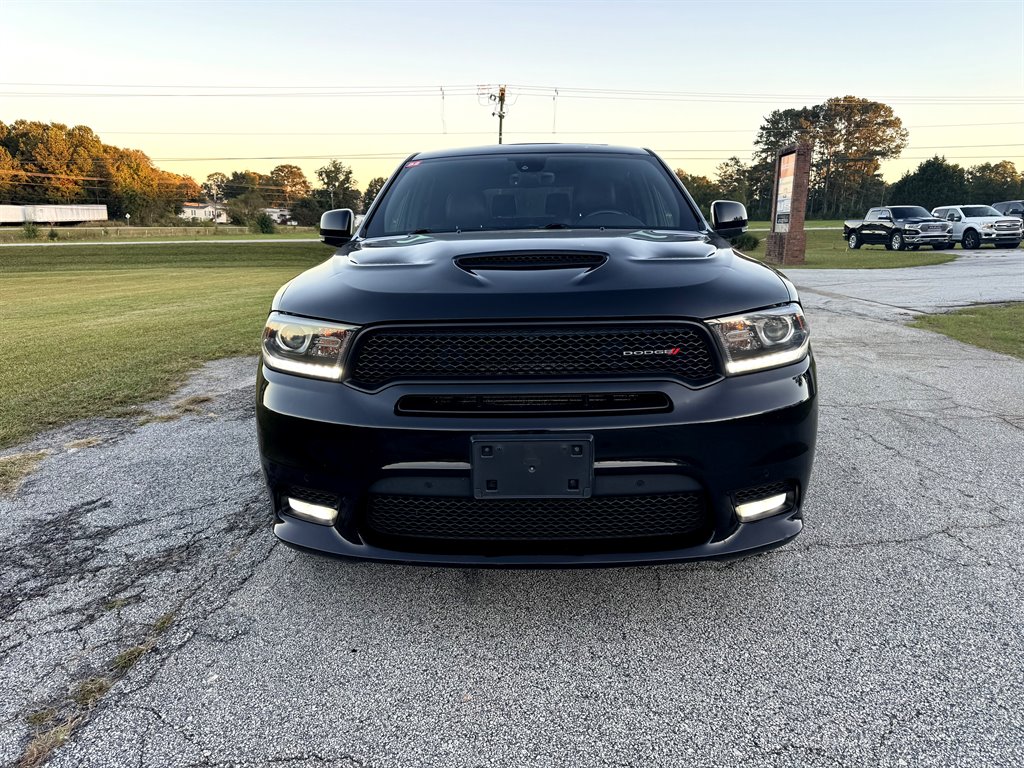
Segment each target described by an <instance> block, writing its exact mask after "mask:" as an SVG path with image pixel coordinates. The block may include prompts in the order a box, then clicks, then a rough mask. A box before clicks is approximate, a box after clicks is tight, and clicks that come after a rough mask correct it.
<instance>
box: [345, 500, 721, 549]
mask: <svg viewBox="0 0 1024 768" xmlns="http://www.w3.org/2000/svg"><path fill="white" fill-rule="evenodd" d="M365 519H366V524H367V526H368V527H369V528H370V529H371V530H372V531H374V532H376V533H378V534H381V535H384V536H391V537H402V538H413V539H429V540H434V541H449V542H450V541H478V542H522V543H525V542H557V541H563V542H564V541H583V542H586V541H590V542H593V541H602V540H604V541H607V540H615V541H621V540H623V539H643V538H652V537H656V538H657V537H684V538H688V539H690V538H692V539H695V540H696V539H699V538H702V537H704V536H706V535H707V533H708V532H709V517H708V514H707V511H706V508H705V504H704V501H703V497H702V495H701V494H699V493H664V494H653V495H647V496H592V497H590V498H589V499H474V498H464V497H452V496H395V495H383V494H374V495H371V496H370V497H369V500H368V502H367V506H366V518H365Z"/></svg>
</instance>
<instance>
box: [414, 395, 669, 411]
mask: <svg viewBox="0 0 1024 768" xmlns="http://www.w3.org/2000/svg"><path fill="white" fill-rule="evenodd" d="M396 409H397V410H398V412H399V413H402V414H411V415H432V414H443V415H449V416H465V415H467V414H468V415H486V416H522V415H525V414H550V415H552V416H560V415H565V414H574V413H586V414H608V415H616V414H620V413H637V412H641V413H652V412H655V413H656V412H658V411H669V410H672V402H671V401H670V400H669V399H668V395H666V394H665V393H664V392H595V393H593V394H587V393H581V394H569V395H566V394H533V395H405V396H404V397H401V398H399V400H398V405H397V406H396Z"/></svg>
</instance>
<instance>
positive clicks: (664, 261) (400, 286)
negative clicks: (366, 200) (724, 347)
mask: <svg viewBox="0 0 1024 768" xmlns="http://www.w3.org/2000/svg"><path fill="white" fill-rule="evenodd" d="M489 254H500V255H501V257H502V258H505V260H506V262H507V261H512V262H513V265H514V266H513V267H512V268H508V266H507V265H506V266H505V268H500V269H496V268H489V267H486V266H485V267H481V266H480V261H481V259H480V258H479V257H482V256H487V255H489ZM520 255H525V256H528V257H531V256H532V259H533V260H534V261H536V260H537V259H540V260H542V261H543V260H545V259H547V261H548V262H551V261H553V262H555V265H556V266H555V268H552V265H551V264H550V263H547V264H546V268H542V269H541V268H530V267H523V266H522V264H520V265H519V266H515V263H516V262H517V261H519V260H517V259H516V258H515V257H516V256H520ZM560 255H564V256H565V257H566V258H565V259H563V260H561V261H560V258H559V257H560ZM485 261H486V259H485ZM529 261H530V259H522V263H523V264H525V263H528V262H529ZM563 262H564V263H566V264H570V265H571V266H568V267H561V268H559V267H557V265H558V264H559V263H563ZM581 262H582V263H583V265H582V266H578V264H580V263H581ZM460 264H461V265H462V266H460ZM791 300H792V298H791V296H790V291H789V289H788V288H787V286H786V283H785V282H784V281H783V278H782V277H781V276H780V275H779V274H778V273H777V272H775V270H773V269H771V268H769V267H766V266H764V265H762V264H759V263H758V262H756V261H753V260H752V259H748V258H747V257H745V256H741V255H739V254H737V253H736V252H734V251H733V250H732V249H730V248H720V247H718V246H716V245H715V244H714V243H712V242H711V241H710V240H709V239H708V237H706V236H704V235H700V234H695V233H682V232H661V231H650V230H643V231H636V232H626V231H615V232H609V231H607V230H595V231H594V232H593V233H584V232H580V231H578V230H577V231H567V232H561V231H556V232H537V231H531V232H486V233H480V232H473V233H470V232H466V233H445V234H435V235H404V236H401V237H389V238H376V239H373V240H358V241H355V242H353V243H350V244H349V245H347V246H345V247H344V248H342V249H340V250H339V251H338V252H337V253H336V254H335V255H334V256H333V257H332V258H331V259H330V260H328V261H326V262H324V263H323V264H321V265H319V266H317V267H314V268H313V269H310V270H308V271H307V272H304V273H302V274H301V275H299V276H298V277H296V278H295V279H294V280H292V281H291V282H290V283H289V284H288V285H287V286H286V287H285V289H284V290H283V291H281V292H280V293H279V294H278V296H277V298H276V299H275V304H274V309H276V310H278V311H282V312H288V313H292V314H296V315H304V316H307V317H314V318H317V319H321V320H334V321H338V322H346V323H354V324H356V325H365V324H368V323H377V322H388V321H392V322H415V321H429V320H451V321H459V320H484V321H486V320H496V319H519V320H522V319H560V318H561V319H569V318H573V319H584V318H601V319H606V318H608V317H649V318H664V317H680V318H693V319H706V318H710V317H718V316H723V315H730V314H735V313H738V312H743V311H747V310H751V309H760V308H762V307H767V306H772V305H775V304H782V303H785V302H788V301H791Z"/></svg>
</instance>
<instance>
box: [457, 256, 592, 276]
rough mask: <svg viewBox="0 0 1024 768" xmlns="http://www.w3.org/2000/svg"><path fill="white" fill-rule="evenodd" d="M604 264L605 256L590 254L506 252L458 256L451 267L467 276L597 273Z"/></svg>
mask: <svg viewBox="0 0 1024 768" xmlns="http://www.w3.org/2000/svg"><path fill="white" fill-rule="evenodd" d="M606 261H608V254H607V253H597V252H591V251H507V252H499V253H472V254H468V255H466V256H459V257H457V258H456V259H455V265H456V266H458V267H461V268H462V269H464V270H466V271H467V272H479V271H481V270H488V269H516V270H534V269H597V268H598V267H600V266H601V265H602V264H604V263H605V262H606Z"/></svg>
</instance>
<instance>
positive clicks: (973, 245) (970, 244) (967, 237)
mask: <svg viewBox="0 0 1024 768" xmlns="http://www.w3.org/2000/svg"><path fill="white" fill-rule="evenodd" d="M960 247H961V248H963V249H964V250H965V251H974V250H977V249H978V248H981V238H980V237H979V236H978V233H977V232H975V231H974V230H973V229H968V230H967V231H966V232H964V236H963V238H961V240H960Z"/></svg>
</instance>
